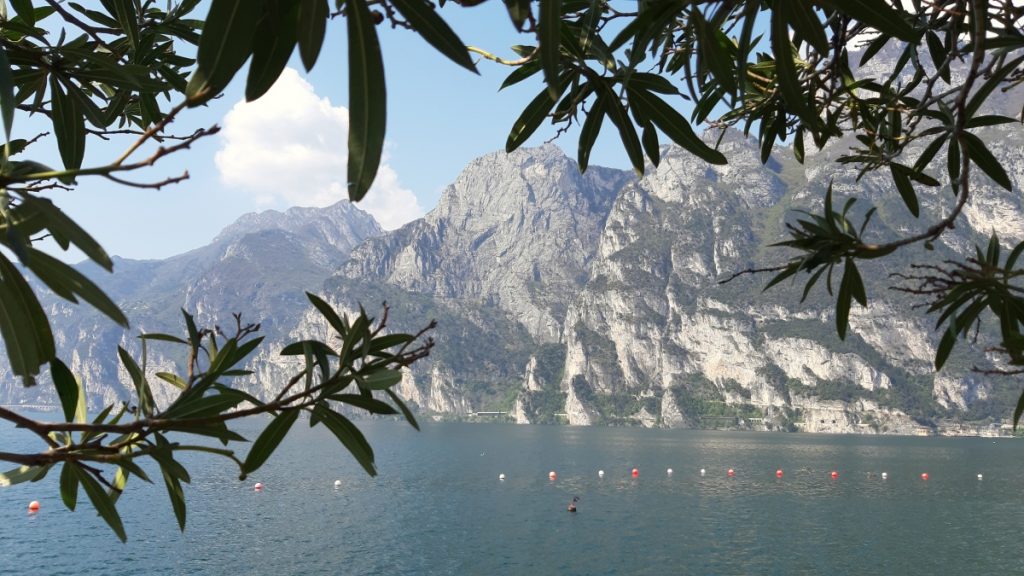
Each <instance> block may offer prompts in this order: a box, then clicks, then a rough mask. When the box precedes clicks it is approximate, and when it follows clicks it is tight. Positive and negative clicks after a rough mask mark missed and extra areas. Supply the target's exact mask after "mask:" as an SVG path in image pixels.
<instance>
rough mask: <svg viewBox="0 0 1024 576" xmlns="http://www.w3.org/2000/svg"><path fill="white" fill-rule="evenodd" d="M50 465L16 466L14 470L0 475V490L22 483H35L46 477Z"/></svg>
mask: <svg viewBox="0 0 1024 576" xmlns="http://www.w3.org/2000/svg"><path fill="white" fill-rule="evenodd" d="M50 466H52V464H47V465H46V466H27V465H26V466H18V467H17V468H15V469H14V470H8V471H7V472H4V473H2V474H0V488H6V487H7V486H14V485H15V484H21V483H22V482H35V481H36V480H39V479H41V478H42V477H43V476H45V475H46V472H47V471H49V469H50Z"/></svg>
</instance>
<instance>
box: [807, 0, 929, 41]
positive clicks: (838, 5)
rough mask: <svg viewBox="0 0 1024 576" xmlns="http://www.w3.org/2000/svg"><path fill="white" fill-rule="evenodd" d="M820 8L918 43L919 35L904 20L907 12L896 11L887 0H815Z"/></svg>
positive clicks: (884, 32)
mask: <svg viewBox="0 0 1024 576" xmlns="http://www.w3.org/2000/svg"><path fill="white" fill-rule="evenodd" d="M814 3H815V4H817V5H818V6H820V7H822V8H825V9H826V10H830V11H833V12H839V13H840V14H845V15H847V16H851V17H853V18H854V19H856V20H858V21H860V22H863V23H864V24H867V25H869V26H871V27H872V28H874V29H876V30H878V31H879V32H882V33H883V34H888V35H891V36H895V37H897V38H899V39H900V40H905V41H908V42H916V41H917V38H918V37H919V34H918V33H917V32H915V31H914V28H913V27H912V26H911V25H910V24H909V23H908V22H907V20H906V19H904V15H907V13H906V12H905V11H902V10H896V9H894V8H893V7H892V6H891V5H890V4H889V3H888V2H886V1H885V0H814Z"/></svg>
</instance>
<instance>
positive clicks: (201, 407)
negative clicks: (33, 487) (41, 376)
mask: <svg viewBox="0 0 1024 576" xmlns="http://www.w3.org/2000/svg"><path fill="white" fill-rule="evenodd" d="M307 296H308V298H309V300H310V302H311V303H312V304H313V306H314V307H315V308H316V309H317V310H318V311H319V313H320V314H321V315H322V316H323V318H324V319H325V320H326V322H327V323H328V325H329V326H330V327H331V328H332V330H333V333H334V336H335V338H334V339H333V340H332V341H330V342H323V341H319V340H300V341H297V342H293V343H292V344H289V345H287V346H285V348H284V349H283V350H282V351H281V354H282V355H284V356H298V357H300V358H301V359H302V360H303V362H302V366H303V367H302V369H301V370H299V371H298V372H297V373H296V374H295V375H294V376H293V377H292V378H291V379H289V381H288V382H287V383H286V384H284V385H283V386H282V388H281V389H280V390H279V391H278V393H277V395H276V396H275V397H274V398H273V399H270V400H261V399H259V398H256V397H255V396H252V395H251V394H248V393H247V392H245V391H244V390H243V389H242V388H241V387H240V386H238V385H235V384H234V382H235V380H234V379H236V378H239V377H245V376H249V375H251V374H252V372H251V371H250V370H248V369H245V368H244V367H243V365H244V362H245V361H246V360H247V359H249V358H251V357H252V356H253V354H254V352H255V351H256V350H257V349H258V348H259V346H260V345H261V343H262V341H263V338H262V337H260V336H256V335H255V334H257V332H258V330H259V325H256V324H243V323H242V321H241V317H240V316H239V315H236V316H235V322H236V325H235V326H234V329H233V332H232V333H230V334H225V332H224V331H223V330H222V329H221V328H220V327H216V326H215V327H213V328H206V329H200V328H199V327H197V325H196V324H195V321H194V319H193V317H192V316H191V315H190V314H188V313H187V312H183V318H184V323H185V334H184V336H183V337H182V336H175V335H171V334H162V333H150V334H143V335H141V336H139V341H140V346H141V359H140V360H136V358H135V357H134V356H133V355H132V354H131V353H129V351H128V350H126V349H125V348H123V347H120V346H119V347H118V356H119V358H120V360H121V364H122V366H123V367H124V369H125V371H126V372H127V374H128V376H129V378H130V379H131V381H132V384H133V386H134V391H135V394H134V400H135V402H134V403H133V404H129V403H127V402H124V403H121V404H120V406H115V405H109V406H107V407H106V408H104V409H103V410H102V411H101V412H100V413H99V414H98V415H96V416H95V417H94V418H93V419H92V420H88V419H87V414H86V398H85V391H84V388H83V387H82V383H81V381H80V380H78V379H77V378H76V377H75V376H74V375H73V374H72V373H71V371H70V370H69V369H68V368H67V367H66V366H65V365H64V364H63V363H62V362H60V360H54V362H53V364H52V368H51V373H52V377H53V383H54V386H55V387H56V390H57V393H58V396H59V398H60V401H61V406H62V408H63V412H64V416H65V422H63V423H45V422H36V421H33V420H29V419H27V418H25V417H22V416H19V415H17V414H16V413H13V412H10V411H8V410H6V409H0V418H4V419H8V420H12V421H14V422H16V423H17V424H19V425H20V426H23V427H25V428H27V429H29V430H31V431H32V432H34V433H35V434H36V435H37V436H39V437H40V439H42V440H43V441H44V442H45V443H46V444H47V450H45V451H43V452H40V453H37V454H25V455H6V454H5V455H4V458H3V459H6V460H12V461H15V462H20V463H21V466H20V467H19V468H17V469H15V470H12V471H10V472H7V473H5V474H0V486H2V485H10V484H15V483H18V482H25V481H38V480H40V479H42V478H43V477H44V476H45V475H46V474H47V472H48V471H49V470H50V469H51V468H53V467H54V466H60V467H61V478H60V492H61V498H62V500H63V501H64V503H65V505H67V507H68V508H69V509H71V510H74V509H75V507H76V505H77V501H78V493H79V488H82V489H84V491H85V493H86V495H87V496H88V498H89V500H90V501H91V502H92V504H93V506H94V507H95V508H96V510H97V512H99V514H100V515H101V516H102V517H103V518H104V520H105V521H106V522H107V524H108V525H109V526H110V527H111V529H112V530H113V531H114V532H115V533H116V534H117V536H118V537H119V538H120V539H121V540H122V541H123V540H125V538H126V534H125V531H124V526H123V524H122V522H121V519H120V515H119V513H118V512H117V508H116V502H117V498H118V496H120V494H121V492H122V491H123V490H124V488H125V485H126V483H127V481H128V479H129V478H130V477H131V476H135V477H138V478H139V479H140V480H142V481H145V482H151V479H150V478H149V475H148V474H147V473H146V472H145V471H144V469H143V468H141V467H140V466H139V464H138V461H139V460H142V459H146V458H149V459H152V460H153V461H154V462H155V463H156V465H157V466H158V467H159V469H160V474H161V476H162V477H163V481H164V485H165V487H166V489H167V494H168V497H169V498H170V501H171V506H172V508H173V510H174V513H175V516H176V518H177V520H178V525H179V527H180V528H181V529H182V530H184V528H185V518H186V507H185V498H184V490H183V486H182V484H183V483H184V484H188V483H189V482H190V481H191V477H190V475H189V473H188V470H187V469H186V468H185V466H184V465H183V464H182V463H181V461H180V460H178V459H177V455H179V454H181V453H184V452H195V451H198V452H206V453H210V454H215V455H218V456H221V457H224V458H227V459H230V460H231V461H233V462H234V463H235V464H236V465H237V466H238V468H239V471H240V479H245V477H246V476H247V475H248V474H251V473H253V472H255V471H256V470H258V469H259V468H260V467H261V466H262V465H263V464H264V463H265V462H266V461H267V459H268V458H270V456H271V455H272V454H273V453H274V451H275V450H276V449H277V447H278V446H279V445H280V443H281V441H282V440H283V439H284V437H285V436H286V435H287V433H288V431H289V429H290V428H291V427H292V426H293V425H294V424H295V422H296V421H297V420H298V417H299V415H300V414H303V413H305V414H306V415H307V416H308V418H309V425H310V426H316V425H318V424H323V425H324V426H325V427H326V428H327V429H328V430H330V432H331V433H332V434H333V435H334V436H335V437H336V438H337V439H338V441H339V442H340V444H341V445H342V446H344V447H345V449H346V450H347V451H348V452H349V453H350V454H352V456H353V457H354V458H355V459H356V461H357V462H359V464H360V465H361V466H362V467H363V469H365V470H366V472H367V473H368V474H370V475H375V474H376V468H375V465H374V453H373V449H372V447H371V446H370V444H369V442H368V441H367V440H366V438H365V436H363V434H362V433H361V432H360V431H359V429H358V428H357V427H356V426H355V424H353V423H352V421H351V420H350V419H349V417H348V416H346V415H345V413H344V412H345V411H350V410H353V409H357V410H359V411H364V412H366V413H369V414H378V415H401V416H402V417H404V418H405V419H406V420H407V421H408V422H409V423H410V424H411V425H412V426H413V427H416V428H418V424H417V423H416V419H415V417H414V416H413V414H412V412H411V411H410V410H409V409H408V407H406V406H405V404H404V403H403V401H402V400H401V398H399V397H398V395H397V394H396V393H395V391H394V387H395V386H396V385H397V384H398V383H399V382H401V380H402V372H401V369H402V368H404V367H406V366H408V365H410V364H411V363H413V362H415V361H416V360H418V359H421V358H423V357H425V356H426V355H428V354H429V352H430V349H431V348H432V347H433V341H432V340H430V339H429V338H427V339H425V340H424V338H423V337H424V335H425V333H426V332H427V331H429V330H430V329H432V328H433V324H431V325H430V326H428V327H426V328H424V329H423V330H422V331H420V332H419V333H418V334H402V333H391V332H389V331H388V330H387V307H385V308H384V314H383V316H382V317H381V319H380V320H375V319H374V318H371V317H369V316H368V315H367V314H366V312H365V311H363V310H362V309H360V311H359V314H358V315H356V316H355V317H354V318H353V319H351V320H350V319H349V318H348V317H347V316H343V315H340V314H339V313H338V312H337V311H336V310H335V309H334V308H333V307H332V306H331V305H330V304H328V303H327V302H326V301H325V300H323V299H321V298H320V297H318V296H315V295H313V294H307ZM155 343H161V344H163V345H173V346H181V347H184V348H185V350H186V351H187V354H188V358H189V359H188V362H187V366H185V369H184V370H183V371H182V372H181V373H177V372H155V373H151V371H150V370H149V369H148V368H147V351H148V346H149V345H152V344H155ZM154 376H155V377H156V378H157V379H158V380H160V381H162V383H164V384H166V385H169V386H171V387H173V388H176V389H177V392H176V394H175V395H174V397H173V400H172V401H171V402H170V403H169V404H168V405H167V406H158V405H157V402H156V401H155V400H154V398H155V395H154V394H153V382H152V381H151V378H152V377H154ZM258 414H268V415H271V416H273V419H272V420H270V422H269V424H268V425H267V426H266V428H265V429H264V430H263V431H262V432H261V433H260V434H259V435H258V436H257V437H256V439H255V440H254V441H253V443H252V446H251V447H250V448H249V450H248V452H247V454H246V456H245V458H244V459H242V458H239V457H238V456H236V454H235V450H234V449H233V448H232V447H231V443H239V442H247V439H246V438H244V437H243V436H241V435H240V434H238V433H237V432H235V431H234V430H232V429H231V427H230V426H229V424H230V422H231V421H233V420H236V419H238V418H243V417H247V416H254V415H258ZM192 438H213V439H215V440H217V441H218V442H219V443H220V446H216V445H213V446H211V445H209V444H207V443H204V442H196V443H191V442H190V439H192ZM111 472H112V473H113V476H112V477H110V476H109V474H110V473H111Z"/></svg>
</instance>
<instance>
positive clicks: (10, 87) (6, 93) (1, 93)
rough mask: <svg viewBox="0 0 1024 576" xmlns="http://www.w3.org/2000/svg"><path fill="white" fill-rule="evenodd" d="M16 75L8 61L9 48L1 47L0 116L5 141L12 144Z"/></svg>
mask: <svg viewBox="0 0 1024 576" xmlns="http://www.w3.org/2000/svg"><path fill="white" fill-rule="evenodd" d="M14 86H15V81H14V74H13V73H12V72H11V62H10V60H8V59H7V47H6V46H0V116H2V117H3V121H4V135H5V136H4V140H5V141H6V142H10V140H11V127H12V126H13V125H14V106H15V104H16V102H15V101H14Z"/></svg>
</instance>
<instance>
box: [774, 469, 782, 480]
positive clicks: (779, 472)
mask: <svg viewBox="0 0 1024 576" xmlns="http://www.w3.org/2000/svg"><path fill="white" fill-rule="evenodd" d="M775 477H776V478H782V468H779V469H778V470H776V471H775Z"/></svg>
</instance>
